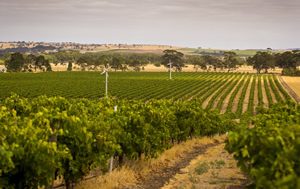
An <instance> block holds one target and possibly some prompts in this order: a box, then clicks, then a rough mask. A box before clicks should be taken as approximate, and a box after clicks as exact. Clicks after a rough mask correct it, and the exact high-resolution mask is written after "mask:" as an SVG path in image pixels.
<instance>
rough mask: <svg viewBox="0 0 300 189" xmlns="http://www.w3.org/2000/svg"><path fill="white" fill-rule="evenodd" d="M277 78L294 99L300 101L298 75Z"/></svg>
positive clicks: (299, 78) (299, 80) (299, 79)
mask: <svg viewBox="0 0 300 189" xmlns="http://www.w3.org/2000/svg"><path fill="white" fill-rule="evenodd" d="M279 80H280V81H281V83H282V84H283V86H284V87H285V88H286V89H287V91H288V92H289V93H290V94H291V95H292V96H293V97H294V98H295V100H296V101H297V102H300V77H289V76H281V77H279ZM282 81H283V82H282ZM285 84H286V85H285Z"/></svg>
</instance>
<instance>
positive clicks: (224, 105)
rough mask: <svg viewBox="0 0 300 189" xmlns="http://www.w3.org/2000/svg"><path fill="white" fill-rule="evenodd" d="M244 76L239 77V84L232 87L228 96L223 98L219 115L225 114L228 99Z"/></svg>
mask: <svg viewBox="0 0 300 189" xmlns="http://www.w3.org/2000/svg"><path fill="white" fill-rule="evenodd" d="M244 77H245V76H244V75H243V76H242V77H241V79H240V80H239V82H238V83H237V84H236V85H235V86H234V87H233V89H232V90H231V92H230V93H229V94H228V96H227V97H226V98H225V100H224V102H223V105H222V108H221V114H223V113H225V112H226V109H227V106H228V103H229V100H230V97H231V95H232V93H233V91H234V90H235V89H236V88H237V86H238V85H239V84H240V82H242V81H243V79H244Z"/></svg>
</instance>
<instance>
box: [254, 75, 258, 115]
mask: <svg viewBox="0 0 300 189" xmlns="http://www.w3.org/2000/svg"><path fill="white" fill-rule="evenodd" d="M257 85H258V78H257V77H256V79H255V88H254V100H253V105H254V108H256V107H257V106H258V103H259V101H258V86H257ZM254 110H255V109H254ZM254 114H255V111H254Z"/></svg>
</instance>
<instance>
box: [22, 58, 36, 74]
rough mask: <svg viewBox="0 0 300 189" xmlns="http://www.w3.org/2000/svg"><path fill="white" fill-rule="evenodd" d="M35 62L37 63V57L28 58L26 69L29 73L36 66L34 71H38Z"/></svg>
mask: <svg viewBox="0 0 300 189" xmlns="http://www.w3.org/2000/svg"><path fill="white" fill-rule="evenodd" d="M35 62H36V56H35V55H33V54H30V55H28V56H26V58H25V64H24V69H25V70H27V71H30V72H32V67H33V66H34V69H35V71H36V66H35Z"/></svg>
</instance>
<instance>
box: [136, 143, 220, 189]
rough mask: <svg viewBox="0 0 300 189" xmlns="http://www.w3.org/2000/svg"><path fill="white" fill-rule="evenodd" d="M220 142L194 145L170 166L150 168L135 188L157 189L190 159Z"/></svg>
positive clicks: (187, 163) (186, 164)
mask: <svg viewBox="0 0 300 189" xmlns="http://www.w3.org/2000/svg"><path fill="white" fill-rule="evenodd" d="M221 143H222V142H221V141H218V140H216V141H215V142H214V143H209V144H205V145H201V146H198V147H195V148H194V149H193V150H192V151H191V152H189V153H187V154H185V155H184V156H183V157H182V158H181V161H179V162H177V163H176V164H175V165H173V166H171V167H164V168H161V169H156V170H152V171H151V172H150V173H149V174H148V176H147V177H141V178H139V179H138V180H139V183H138V184H137V185H136V186H135V187H134V188H135V189H156V188H157V189H158V188H161V187H163V186H164V185H165V183H167V182H168V181H169V179H170V178H172V177H173V176H175V175H176V174H177V173H179V172H180V170H181V169H182V168H185V167H186V166H188V165H189V163H190V161H191V160H193V159H195V158H196V157H197V156H198V155H199V154H203V153H205V151H206V150H207V149H209V148H212V147H215V146H217V145H220V144H221Z"/></svg>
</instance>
